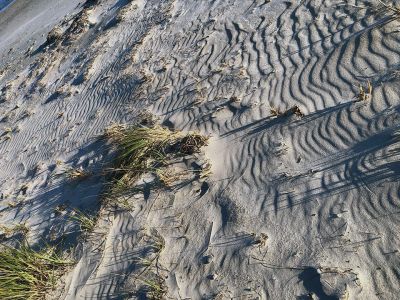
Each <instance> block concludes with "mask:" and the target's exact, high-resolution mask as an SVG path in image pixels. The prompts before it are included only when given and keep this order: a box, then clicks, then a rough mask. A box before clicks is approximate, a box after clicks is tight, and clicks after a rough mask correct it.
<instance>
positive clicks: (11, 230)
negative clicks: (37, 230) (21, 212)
mask: <svg viewBox="0 0 400 300" xmlns="http://www.w3.org/2000/svg"><path fill="white" fill-rule="evenodd" d="M0 232H2V234H0V236H1V235H3V236H4V237H5V238H10V237H13V236H15V235H17V234H21V235H22V236H26V235H27V234H28V232H29V228H28V226H26V224H25V223H21V224H17V225H14V226H4V225H0Z"/></svg>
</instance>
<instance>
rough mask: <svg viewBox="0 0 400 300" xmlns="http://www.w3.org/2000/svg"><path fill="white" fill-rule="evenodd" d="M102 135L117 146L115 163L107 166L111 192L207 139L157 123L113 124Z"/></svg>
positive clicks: (120, 190) (190, 151)
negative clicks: (143, 124) (111, 177)
mask: <svg viewBox="0 0 400 300" xmlns="http://www.w3.org/2000/svg"><path fill="white" fill-rule="evenodd" d="M105 137H106V138H108V139H109V140H111V141H112V142H113V143H114V144H115V145H116V147H117V155H116V159H115V164H114V166H113V168H111V169H110V171H111V172H112V174H113V179H112V183H113V184H112V185H111V188H110V189H109V191H110V195H113V196H116V195H118V194H120V193H123V192H124V191H126V190H128V189H129V188H130V187H132V186H133V185H134V183H135V181H137V180H138V179H139V177H140V176H141V175H143V174H145V173H148V172H152V173H154V174H157V171H158V170H160V169H161V168H162V167H163V166H165V164H166V162H167V160H168V159H169V158H173V157H177V156H183V155H191V154H194V153H197V152H199V151H200V148H201V147H202V146H204V145H205V144H206V143H207V139H208V138H207V137H205V136H202V135H200V134H198V133H193V132H190V133H183V132H178V131H171V130H169V129H168V128H165V127H161V126H159V125H155V126H152V127H145V126H140V125H135V126H132V127H127V126H123V125H112V126H111V127H109V128H108V129H107V130H106V132H105Z"/></svg>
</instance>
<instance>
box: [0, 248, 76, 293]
mask: <svg viewBox="0 0 400 300" xmlns="http://www.w3.org/2000/svg"><path fill="white" fill-rule="evenodd" d="M71 264H72V262H71V261H69V260H66V259H64V258H63V257H61V256H59V255H58V254H57V253H56V251H55V249H54V248H52V247H48V248H46V249H44V250H42V251H35V250H33V249H32V248H31V247H30V246H28V245H27V244H21V245H20V247H19V248H13V247H8V246H3V247H2V248H1V249H0V299H2V300H19V299H21V300H22V299H24V300H36V299H44V297H45V295H46V293H47V292H48V291H49V289H52V288H54V286H55V283H56V281H57V279H58V277H59V276H60V275H61V274H60V271H61V270H62V269H63V268H64V267H66V266H68V265H71Z"/></svg>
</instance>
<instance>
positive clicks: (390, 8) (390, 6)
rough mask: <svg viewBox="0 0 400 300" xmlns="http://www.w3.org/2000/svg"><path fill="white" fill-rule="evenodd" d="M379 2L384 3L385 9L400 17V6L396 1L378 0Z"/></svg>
mask: <svg viewBox="0 0 400 300" xmlns="http://www.w3.org/2000/svg"><path fill="white" fill-rule="evenodd" d="M378 2H379V3H380V4H382V5H383V7H384V9H385V11H387V12H391V13H392V14H394V15H395V16H396V17H400V6H397V5H395V4H394V3H388V1H382V0H378Z"/></svg>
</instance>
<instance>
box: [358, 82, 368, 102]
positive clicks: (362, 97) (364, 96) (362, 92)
mask: <svg viewBox="0 0 400 300" xmlns="http://www.w3.org/2000/svg"><path fill="white" fill-rule="evenodd" d="M371 97H372V84H371V82H370V81H368V82H367V86H366V87H364V86H362V85H360V86H359V93H358V95H357V101H367V100H369V99H371Z"/></svg>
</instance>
